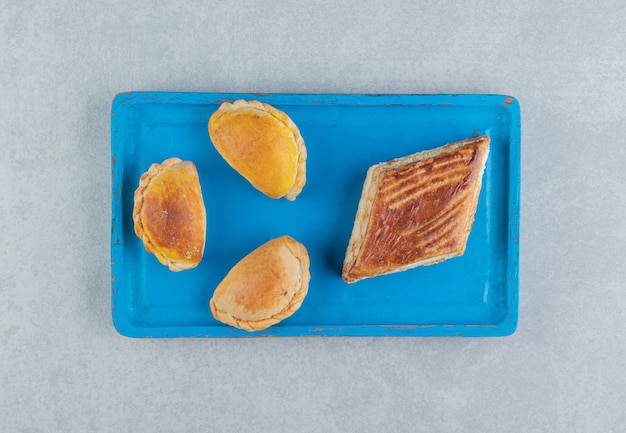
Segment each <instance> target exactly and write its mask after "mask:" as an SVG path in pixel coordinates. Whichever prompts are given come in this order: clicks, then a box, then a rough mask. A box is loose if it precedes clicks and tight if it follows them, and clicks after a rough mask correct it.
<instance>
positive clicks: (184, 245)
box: [133, 158, 206, 272]
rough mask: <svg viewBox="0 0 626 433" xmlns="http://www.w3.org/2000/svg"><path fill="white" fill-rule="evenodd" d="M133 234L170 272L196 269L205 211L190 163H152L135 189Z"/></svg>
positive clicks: (200, 251) (167, 161)
mask: <svg viewBox="0 0 626 433" xmlns="http://www.w3.org/2000/svg"><path fill="white" fill-rule="evenodd" d="M133 221H134V222H135V233H136V234H137V236H138V237H139V238H140V239H141V240H142V241H143V245H144V247H145V248H146V250H147V251H148V252H149V253H151V254H154V255H155V256H156V258H157V259H159V262H161V263H162V264H164V265H165V266H167V267H168V268H169V269H170V270H171V271H174V272H178V271H183V270H186V269H192V268H195V267H196V266H198V264H199V263H200V260H202V254H203V253H204V242H205V238H206V210H205V208H204V202H203V200H202V191H201V189H200V180H199V178H198V171H197V170H196V166H195V165H194V164H193V162H191V161H182V160H180V159H179V158H170V159H166V160H165V161H163V163H162V164H152V166H151V167H150V169H149V170H148V171H147V172H146V173H144V174H143V175H142V176H141V179H140V181H139V187H138V188H137V190H135V207H134V209H133Z"/></svg>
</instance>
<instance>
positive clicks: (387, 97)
mask: <svg viewBox="0 0 626 433" xmlns="http://www.w3.org/2000/svg"><path fill="white" fill-rule="evenodd" d="M208 99H211V100H215V99H217V100H218V101H220V100H224V101H229V100H230V101H232V100H233V99H262V100H263V102H268V103H270V104H283V105H289V103H291V104H292V105H296V103H298V104H300V105H304V104H305V103H306V104H312V103H319V104H332V105H359V106H368V105H369V106H377V105H390V106H393V105H401V106H406V105H414V106H441V107H452V106H496V105H499V106H501V107H502V108H503V109H504V110H506V111H507V112H508V113H509V116H510V123H509V161H508V162H509V179H508V215H507V216H508V238H507V288H506V290H507V293H506V295H507V315H506V316H505V318H504V319H503V320H502V321H500V322H498V323H496V324H482V325H479V324H476V325H474V324H457V325H446V324H433V325H365V324H364V325H334V326H303V325H290V326H282V327H270V328H268V329H266V330H265V331H262V332H255V333H249V332H246V331H242V330H239V329H235V328H231V327H228V326H150V327H141V326H137V324H136V323H132V322H131V321H130V320H129V319H128V317H125V315H124V312H120V311H119V310H120V309H119V308H116V303H117V298H118V293H119V291H120V288H122V287H123V278H124V274H123V272H120V273H116V270H118V269H119V270H122V269H123V263H124V257H123V242H122V240H121V239H123V237H122V234H121V229H120V228H119V226H120V225H119V224H116V221H118V220H119V219H120V218H121V215H122V204H121V199H120V194H121V191H120V189H121V187H120V183H121V179H122V176H123V165H124V164H123V161H122V162H121V163H120V162H119V161H118V159H119V156H120V155H119V154H118V153H117V152H116V149H117V148H118V146H116V143H117V140H118V132H119V125H120V123H119V122H120V120H119V119H120V116H119V115H118V116H117V118H116V116H115V113H119V112H123V111H124V110H125V109H126V107H131V106H132V105H134V104H135V103H139V104H141V103H154V102H157V103H184V104H204V103H206V102H207V100H208ZM110 134H111V136H110V137H111V197H112V215H111V256H110V257H111V318H112V322H113V325H114V327H115V329H116V330H117V332H118V333H119V334H121V335H123V336H126V337H133V338H180V337H204V338H222V337H229V338H230V337H248V338H258V337H279V336H280V337H303V336H309V337H310V336H335V337H336V336H344V337H355V336H358V337H444V336H445V337H453V336H457V337H459V336H461V337H462V336H464V337H493V336H508V335H511V334H513V333H514V332H515V331H516V330H517V326H518V315H519V311H518V308H519V224H520V184H521V176H520V175H521V173H520V160H521V109H520V103H519V101H518V99H517V98H515V97H513V96H510V95H506V94H486V93H459V94H452V93H442V94H377V93H233V92H167V91H131V92H121V93H118V94H117V95H115V97H114V99H113V102H112V105H111V129H110ZM209 329H211V332H210V333H209V332H207V331H208V330H209ZM173 330H175V332H174V331H173Z"/></svg>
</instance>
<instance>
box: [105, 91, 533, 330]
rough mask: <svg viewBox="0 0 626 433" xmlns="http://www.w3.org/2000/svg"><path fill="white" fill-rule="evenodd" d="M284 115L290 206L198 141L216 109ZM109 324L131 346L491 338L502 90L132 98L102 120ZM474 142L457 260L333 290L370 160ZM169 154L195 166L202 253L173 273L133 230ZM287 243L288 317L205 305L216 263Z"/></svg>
mask: <svg viewBox="0 0 626 433" xmlns="http://www.w3.org/2000/svg"><path fill="white" fill-rule="evenodd" d="M240 98H241V99H247V100H250V99H256V100H260V101H263V102H267V103H269V104H272V105H274V106H276V107H277V108H279V109H281V110H283V111H285V112H286V113H287V114H288V115H289V116H290V117H291V118H292V119H293V120H294V121H295V122H296V124H297V125H298V126H299V128H300V130H301V133H302V136H303V137H304V140H305V143H306V146H307V151H308V161H307V184H306V186H305V188H304V190H303V192H302V193H301V194H300V195H299V196H298V198H297V199H296V201H295V202H289V201H286V200H284V199H282V200H272V199H270V198H267V197H266V196H264V195H263V194H261V193H260V192H259V191H257V190H255V189H254V188H253V187H252V186H251V185H250V184H248V182H247V181H246V180H244V179H243V178H242V177H241V176H240V175H239V174H237V173H236V172H235V171H234V170H232V169H231V168H230V167H229V166H228V165H227V164H226V162H225V161H224V160H223V159H222V158H221V157H220V156H219V155H218V154H217V152H216V151H215V149H214V147H213V145H212V144H211V141H210V139H209V136H208V133H207V121H208V119H209V117H210V115H211V114H212V113H213V112H214V111H215V110H216V109H217V108H218V106H219V105H220V104H221V103H222V102H223V101H230V100H234V99H240ZM111 116H112V117H111V152H112V176H113V184H112V194H113V209H112V211H113V215H112V227H111V258H112V315H113V323H114V325H115V327H116V329H117V330H118V331H119V332H120V333H121V334H123V335H126V336H131V337H242V336H245V337H258V336H322V335H326V336H467V337H480V336H503V335H509V334H511V333H513V332H514V331H515V329H516V327H517V315H518V261H519V209H520V204H519V181H520V125H521V120H520V108H519V104H518V102H517V100H515V98H512V97H509V96H505V95H333V94H321V95H320V94H314V95H306V94H304V95H299V94H267V95H260V94H226V93H219V94H216V93H163V92H132V93H123V94H120V95H117V96H116V98H115V99H114V101H113V107H112V112H111ZM475 135H489V136H490V137H491V140H492V141H491V149H490V155H489V159H488V161H487V167H486V169H485V174H484V178H483V188H482V191H481V195H480V198H479V203H478V209H477V212H476V217H475V222H474V225H473V228H472V232H471V234H470V237H469V240H468V244H467V249H466V252H465V254H464V255H463V256H462V257H458V258H454V259H450V260H447V261H445V262H443V263H440V264H436V265H432V266H426V267H419V268H416V269H412V270H409V271H406V272H401V273H397V274H393V275H387V276H381V277H377V278H373V279H370V280H364V281H361V282H358V283H355V284H351V285H348V284H345V283H344V282H343V280H342V279H341V277H340V272H341V265H342V262H343V257H344V254H345V250H346V247H347V244H348V239H349V237H350V234H351V230H352V224H353V221H354V216H355V213H356V209H357V204H358V201H359V198H360V193H361V187H362V185H363V181H364V179H365V173H366V170H367V168H368V167H369V166H371V165H372V164H375V163H378V162H381V161H386V160H389V159H392V158H396V157H401V156H404V155H408V154H411V153H415V152H418V151H421V150H424V149H431V148H435V147H438V146H441V145H444V144H446V143H449V142H452V141H457V140H460V139H463V138H467V137H471V136H475ZM172 156H176V157H179V158H182V159H189V160H192V161H193V162H194V163H195V164H196V166H197V168H198V171H199V175H200V182H201V185H202V191H203V195H204V201H205V205H206V209H207V221H208V226H207V244H206V249H205V254H204V258H203V261H202V263H201V264H200V265H199V266H198V267H197V268H195V269H193V270H190V271H184V272H180V273H173V272H170V271H168V270H167V268H166V267H164V266H162V265H161V264H159V263H158V261H157V260H156V258H154V257H153V256H152V255H150V254H148V253H147V252H146V251H145V249H144V248H143V245H142V243H141V241H140V240H139V239H138V238H137V237H136V236H135V234H134V232H133V221H132V208H133V193H134V190H135V188H136V187H137V185H138V183H139V177H140V176H141V174H142V173H144V172H145V171H146V170H147V169H148V167H149V166H150V164H152V163H154V162H162V161H163V160H164V159H167V158H169V157H172ZM283 234H288V235H290V236H292V237H294V238H295V239H297V240H298V241H300V242H302V243H303V244H304V245H305V246H306V247H307V249H308V251H309V255H310V258H311V275H312V278H311V283H310V286H309V293H308V295H307V297H306V299H305V301H304V303H303V304H302V307H301V308H300V310H298V311H297V312H296V313H295V314H294V315H293V316H292V317H290V318H288V319H286V320H284V321H283V322H281V323H279V324H278V325H275V326H273V327H271V328H269V329H267V330H265V331H262V332H255V333H248V332H246V331H241V330H238V329H234V328H231V327H228V326H226V325H223V324H221V323H219V322H217V321H215V320H214V319H213V317H212V316H211V312H210V310H209V307H208V301H209V299H210V298H211V296H212V293H213V290H214V288H215V287H216V286H217V284H218V283H219V282H220V281H221V279H222V278H223V277H224V276H225V275H226V273H227V272H228V271H229V270H230V268H231V267H232V266H233V265H234V264H235V263H236V262H237V261H238V260H240V259H241V258H242V257H244V256H245V255H246V254H247V253H249V252H250V251H252V250H253V249H254V248H256V247H257V246H259V245H261V244H262V243H264V242H266V241H267V240H269V239H271V238H274V237H277V236H280V235H283Z"/></svg>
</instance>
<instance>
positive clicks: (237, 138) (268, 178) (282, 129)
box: [208, 100, 306, 200]
mask: <svg viewBox="0 0 626 433" xmlns="http://www.w3.org/2000/svg"><path fill="white" fill-rule="evenodd" d="M208 129H209V135H210V137H211V141H212V142H213V145H214V146H215V148H216V149H217V151H218V152H219V153H220V155H221V156H222V157H223V158H224V159H225V160H226V162H228V164H230V166H231V167H233V168H234V169H235V170H236V171H237V172H238V173H240V174H241V175H242V176H243V177H244V178H246V179H247V180H248V181H249V182H250V183H251V184H252V185H253V186H254V187H255V188H257V189H258V190H260V191H261V192H263V193H264V194H266V195H267V196H269V197H271V198H281V197H285V198H287V199H288V200H294V199H295V198H296V196H297V195H298V194H299V193H300V192H301V191H302V188H303V187H304V184H305V183H306V147H305V145H304V140H303V139H302V136H301V135H300V130H299V129H298V127H297V126H296V125H295V124H294V122H293V121H292V120H291V119H290V118H289V116H287V114H285V113H284V112H282V111H280V110H278V109H276V108H274V107H272V106H271V105H269V104H263V103H261V102H258V101H249V102H247V101H243V100H237V101H235V102H233V103H229V102H225V103H223V104H222V105H221V106H220V108H219V109H218V110H217V111H216V112H215V113H213V115H212V116H211V118H210V119H209V124H208Z"/></svg>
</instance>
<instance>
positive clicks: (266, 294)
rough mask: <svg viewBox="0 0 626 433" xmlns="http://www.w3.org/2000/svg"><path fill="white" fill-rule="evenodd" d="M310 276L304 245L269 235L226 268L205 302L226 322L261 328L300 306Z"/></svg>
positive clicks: (236, 325) (255, 329)
mask: <svg viewBox="0 0 626 433" xmlns="http://www.w3.org/2000/svg"><path fill="white" fill-rule="evenodd" d="M310 278H311V276H310V273H309V255H308V252H307V250H306V248H305V247H304V245H302V244H301V243H299V242H297V241H295V240H294V239H292V238H291V237H289V236H282V237H280V238H276V239H273V240H271V241H269V242H267V243H265V244H263V245H261V246H260V247H258V248H257V249H255V250H254V251H252V252H251V253H250V254H248V255H247V256H246V257H244V258H243V259H242V260H241V261H239V263H237V264H236V265H235V266H234V267H233V268H232V269H231V270H230V272H229V273H228V274H227V275H226V277H225V278H224V279H223V280H222V282H221V283H220V284H219V285H218V286H217V288H216V289H215V292H214V294H213V297H212V298H211V301H210V302H209V306H210V308H211V313H212V314H213V317H215V319H216V320H219V321H220V322H222V323H225V324H227V325H230V326H234V327H236V328H240V329H244V330H246V331H261V330H263V329H266V328H268V327H270V326H272V325H275V324H276V323H278V322H280V321H281V320H283V319H285V318H287V317H289V316H291V315H292V314H294V313H295V312H296V311H297V310H298V309H299V308H300V306H301V305H302V302H303V301H304V298H305V297H306V294H307V291H308V287H309V280H310Z"/></svg>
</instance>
